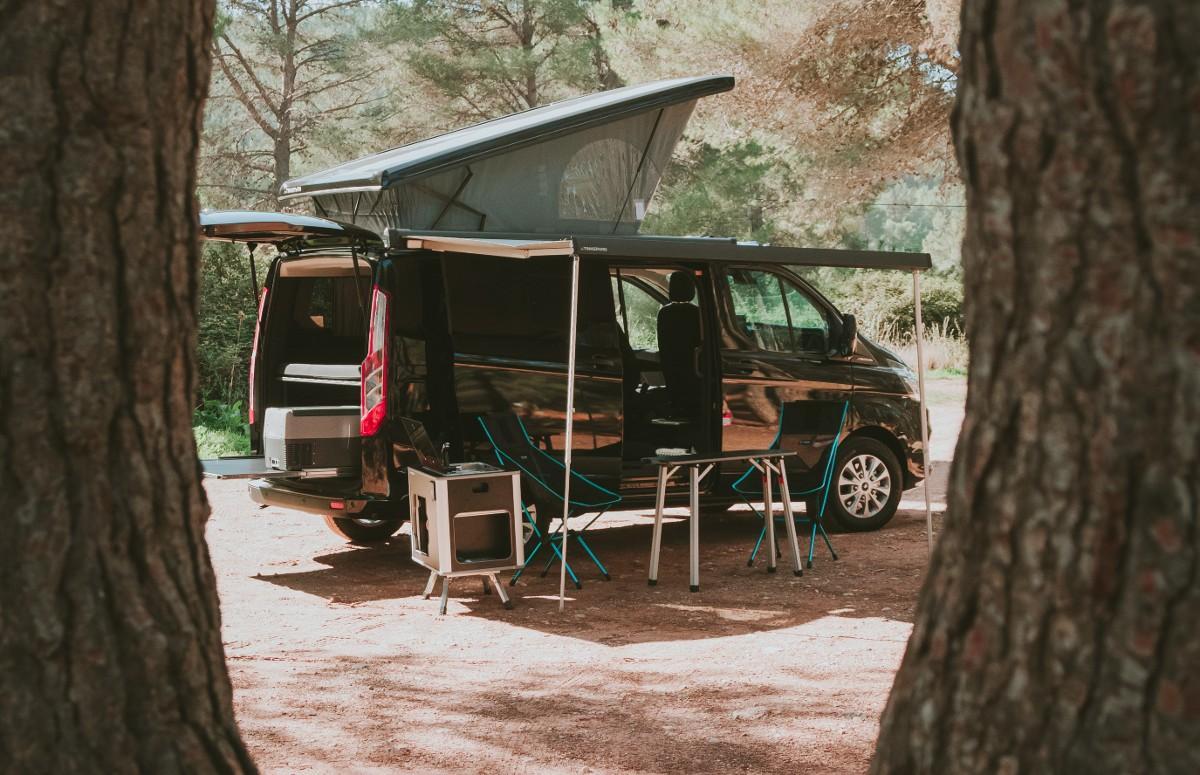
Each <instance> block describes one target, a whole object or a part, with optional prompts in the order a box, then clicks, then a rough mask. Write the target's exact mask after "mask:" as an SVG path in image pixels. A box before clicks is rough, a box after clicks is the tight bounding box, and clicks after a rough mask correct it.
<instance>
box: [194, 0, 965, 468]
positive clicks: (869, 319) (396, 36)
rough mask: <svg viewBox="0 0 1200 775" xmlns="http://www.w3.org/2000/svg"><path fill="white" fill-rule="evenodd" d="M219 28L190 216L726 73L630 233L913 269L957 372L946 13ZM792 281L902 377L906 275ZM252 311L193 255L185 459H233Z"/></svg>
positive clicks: (247, 286) (666, 4) (785, 9)
mask: <svg viewBox="0 0 1200 775" xmlns="http://www.w3.org/2000/svg"><path fill="white" fill-rule="evenodd" d="M218 14H219V16H218V21H217V25H216V30H215V32H214V38H213V43H212V45H213V56H214V68H213V79H212V86H211V92H210V96H209V100H208V103H207V107H206V111H205V119H204V134H203V140H202V149H201V162H200V183H199V190H198V196H199V199H200V204H201V206H202V207H203V208H206V209H252V210H280V209H283V210H288V209H294V207H289V206H288V204H290V203H286V204H283V205H281V203H279V202H277V200H276V198H275V194H276V193H277V192H278V190H279V185H280V183H282V182H283V181H284V180H286V179H288V178H290V177H295V176H297V175H303V174H306V173H308V172H313V171H316V170H320V169H323V168H326V167H329V166H332V165H334V164H337V163H339V162H342V161H348V160H350V159H354V158H358V157H360V156H364V155H366V154H368V153H374V152H377V151H381V150H384V149H387V148H393V147H396V146H398V145H403V144H406V143H410V142H414V141H417V140H420V139H423V138H426V137H430V136H433V135H437V134H441V133H443V132H446V131H449V130H451V129H455V128H457V127H461V126H465V125H468V124H472V123H477V122H479V121H484V120H487V119H491V118H495V117H498V116H502V115H506V114H509V113H513V112H516V111H520V110H526V109H528V108H531V107H536V106H538V105H543V104H546V103H549V102H554V101H557V100H560V99H565V98H568V97H572V96H576V95H580V94H587V93H591V92H595V91H600V90H602V89H611V88H616V87H619V86H623V85H627V84H636V83H643V82H646V81H654V80H659V79H664V78H673V77H680V76H693V75H705V74H713V73H729V74H732V75H734V76H735V77H736V79H737V86H736V88H735V89H734V90H733V91H732V92H729V93H727V94H723V95H718V96H716V97H712V98H708V99H704V100H701V101H700V103H699V105H698V107H697V110H696V113H695V115H694V116H693V118H692V121H691V123H690V124H689V125H688V129H687V132H686V133H685V135H684V137H683V140H682V141H681V142H680V144H679V146H678V147H677V149H676V153H675V156H674V158H673V160H672V162H671V165H670V166H669V167H668V169H667V170H666V172H665V174H664V176H663V180H662V184H661V185H660V186H659V190H658V192H657V194H656V196H655V198H654V199H653V200H652V203H651V206H650V210H649V213H648V215H647V217H646V220H645V222H644V224H643V228H642V231H643V233H658V234H673V235H705V236H723V237H736V238H738V239H743V240H757V241H759V242H762V243H773V244H789V245H804V246H812V247H846V248H872V249H881V250H906V251H920V252H926V253H929V254H931V256H932V257H933V263H934V269H933V271H932V272H930V273H927V274H926V277H925V278H924V279H923V281H922V290H923V300H924V317H925V320H926V323H927V330H926V335H927V341H928V343H929V345H928V349H927V355H928V357H929V366H930V368H932V369H933V370H935V371H940V372H942V373H951V374H961V373H963V372H965V369H966V368H967V356H966V352H967V348H966V343H965V339H964V337H963V311H962V280H961V253H960V248H961V242H962V234H963V226H964V221H963V216H964V206H963V205H964V202H963V190H962V186H961V184H960V182H959V180H958V176H957V167H956V164H955V161H954V156H953V148H952V145H951V138H950V129H949V126H950V123H949V113H950V110H951V107H952V105H953V100H954V89H955V85H956V76H957V72H958V62H959V59H958V52H957V51H956V49H955V45H956V41H957V40H958V16H959V3H958V0H812V1H810V2H797V0H692V1H691V2H688V1H685V0H484V1H477V2H468V1H467V0H219V2H218ZM260 263H262V262H261V261H260ZM260 270H261V267H260ZM803 273H804V274H805V275H806V276H807V277H808V278H809V279H810V280H811V281H812V282H813V283H814V284H815V285H816V286H817V287H818V288H819V289H820V290H821V291H822V292H823V293H824V294H825V295H827V296H828V297H829V298H830V299H831V300H832V301H833V302H834V303H835V304H836V305H837V306H838V307H839V308H840V309H842V310H843V311H844V312H849V313H853V314H855V315H857V316H858V319H859V324H860V328H861V330H862V331H863V332H864V333H865V334H866V335H868V336H871V337H872V338H874V339H876V340H877V341H880V342H881V343H882V344H884V345H885V346H889V347H891V348H893V349H894V350H896V351H897V352H899V353H900V355H902V356H904V357H905V358H906V359H907V360H908V361H909V362H910V363H912V361H913V357H912V342H913V309H912V300H911V282H912V281H911V278H910V277H909V276H908V275H906V274H903V273H895V272H893V273H887V272H863V271H851V270H834V269H821V270H805V271H804V272H803ZM260 280H261V277H260ZM255 304H256V290H255V289H253V288H252V281H251V271H250V264H249V259H248V257H247V254H246V252H245V250H244V249H239V248H236V247H233V246H230V245H209V246H207V247H206V249H205V255H204V262H203V265H202V278H201V300H200V336H199V366H200V384H199V398H198V407H197V411H196V422H195V426H196V437H197V441H198V444H199V446H200V454H201V456H202V457H206V456H212V455H216V454H227V453H235V452H243V451H247V442H246V437H245V425H244V423H245V411H244V403H245V397H246V390H247V373H246V371H247V367H248V362H249V355H250V348H251V343H252V340H253V334H254V313H255Z"/></svg>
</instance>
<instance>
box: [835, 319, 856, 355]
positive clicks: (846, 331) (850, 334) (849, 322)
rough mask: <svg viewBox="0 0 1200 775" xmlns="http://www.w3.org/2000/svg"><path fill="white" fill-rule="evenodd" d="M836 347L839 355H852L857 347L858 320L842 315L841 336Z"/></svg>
mask: <svg viewBox="0 0 1200 775" xmlns="http://www.w3.org/2000/svg"><path fill="white" fill-rule="evenodd" d="M838 345H839V347H838V352H839V354H841V355H853V354H854V350H855V349H856V347H857V345H858V320H856V319H855V317H854V316H853V315H842V336H841V341H840V342H839V343H838Z"/></svg>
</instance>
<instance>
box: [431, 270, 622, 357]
mask: <svg viewBox="0 0 1200 775" xmlns="http://www.w3.org/2000/svg"><path fill="white" fill-rule="evenodd" d="M442 266H443V271H444V273H445V280H446V290H447V295H448V298H449V302H450V304H449V306H450V323H451V334H452V336H453V338H454V347H455V350H456V351H457V352H460V353H464V354H470V355H482V356H488V357H501V358H512V359H516V360H539V361H551V362H560V363H565V362H566V359H567V330H568V323H569V316H570V306H571V270H570V264H568V263H567V262H566V261H562V260H560V259H544V258H531V259H524V260H514V259H509V258H488V257H485V256H471V257H470V258H469V259H465V260H464V259H461V258H457V257H452V258H448V259H446V260H445V261H444V262H443V264H442ZM607 282H608V272H607V270H606V269H605V267H604V266H603V265H601V264H599V263H597V262H591V261H584V262H583V265H582V266H581V268H580V276H579V284H580V287H579V345H580V347H586V346H589V345H591V346H603V345H605V344H607V343H609V342H611V346H612V347H613V348H614V349H615V347H616V337H617V335H616V329H615V326H614V322H613V308H612V303H611V301H610V298H609V294H608V292H607V291H608V289H607Z"/></svg>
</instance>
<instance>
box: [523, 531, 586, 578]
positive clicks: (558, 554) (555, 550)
mask: <svg viewBox="0 0 1200 775" xmlns="http://www.w3.org/2000/svg"><path fill="white" fill-rule="evenodd" d="M554 538H555V536H550V541H549V546H550V550H551V551H552V552H553V553H554V554H553V556H552V557H550V559H549V560H547V561H546V567H545V568H543V569H542V577H543V578H545V576H546V574H547V573H548V572H549V571H550V565H551V564H552V563H553V562H554V560H555V558H558V561H559V562H562V558H563V557H562V552H560V551H559V550H558V547H557V546H555V545H554ZM525 565H526V566H528V565H529V563H528V561H527V562H526V563H525ZM567 575H568V576H570V577H571V583H572V584H574V585H575V588H576V589H583V582H581V581H580V580H579V577H578V576H576V575H575V570H574V569H573V568H572V567H571V564H570V563H567Z"/></svg>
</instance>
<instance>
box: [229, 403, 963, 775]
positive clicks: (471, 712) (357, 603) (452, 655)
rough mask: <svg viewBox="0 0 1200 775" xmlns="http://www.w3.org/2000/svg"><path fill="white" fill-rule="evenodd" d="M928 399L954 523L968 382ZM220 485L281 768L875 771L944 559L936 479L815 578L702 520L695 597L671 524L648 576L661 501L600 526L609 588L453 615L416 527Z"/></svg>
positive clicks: (245, 716)
mask: <svg viewBox="0 0 1200 775" xmlns="http://www.w3.org/2000/svg"><path fill="white" fill-rule="evenodd" d="M930 393H931V397H932V403H931V415H932V427H933V430H934V436H933V441H932V445H931V446H932V448H933V457H934V459H935V475H934V481H933V483H932V485H931V493H932V494H933V497H934V509H935V515H934V519H935V528H936V525H937V523H938V522H939V521H940V518H941V516H940V512H941V511H942V509H943V508H944V492H945V481H946V472H947V468H948V463H947V461H948V460H949V459H950V456H951V453H952V451H953V446H954V440H955V437H956V435H957V432H958V428H959V426H960V424H961V420H962V401H963V398H964V395H965V382H964V381H963V380H935V381H933V382H932V383H931V385H930ZM207 490H208V495H209V499H210V501H211V503H212V509H213V514H212V519H211V520H210V522H209V525H208V539H209V545H210V547H211V550H212V557H213V563H214V565H215V566H216V570H217V575H218V579H219V581H218V583H219V588H220V594H221V609H222V614H223V620H224V636H225V648H226V654H227V656H228V659H229V666H230V671H231V674H232V678H233V684H234V689H235V702H236V706H237V712H238V717H239V721H240V724H241V728H242V731H243V734H244V735H245V738H246V740H247V742H248V744H249V746H250V749H251V751H252V753H253V754H254V756H255V758H256V760H257V761H258V763H259V766H260V767H261V768H262V770H263V771H264V772H271V773H295V772H333V771H339V772H342V773H367V772H400V771H418V772H424V773H463V772H495V773H508V772H537V773H542V772H570V773H579V772H588V773H631V772H774V771H779V772H786V771H796V770H800V769H808V768H812V767H816V768H818V769H819V770H820V771H822V772H847V773H850V772H862V771H863V770H865V768H866V766H867V763H868V761H869V759H870V754H871V750H872V747H873V745H874V741H875V735H876V732H877V730H878V719H879V714H880V712H881V711H882V710H883V706H884V703H885V701H886V698H887V693H888V690H889V689H890V688H891V684H892V678H893V675H894V673H895V670H896V668H897V666H898V665H899V662H900V658H901V656H902V654H903V651H904V645H905V642H906V640H907V638H908V634H909V631H910V629H911V622H912V616H913V608H914V605H915V602H916V597H917V591H918V589H919V585H920V581H921V576H922V572H923V569H924V564H925V560H926V541H925V526H924V505H923V503H924V502H923V495H922V492H921V490H920V489H917V490H913V491H910V492H908V493H905V496H904V500H903V501H902V502H901V511H900V512H899V513H898V514H897V516H896V518H895V519H893V520H892V522H891V524H889V525H888V526H887V527H886V528H885V529H884V530H882V531H879V532H876V533H867V534H856V535H834V536H833V541H834V546H835V547H836V549H837V551H838V554H839V556H840V558H841V559H839V560H838V561H837V562H833V561H831V560H830V558H829V555H828V554H827V553H826V552H825V551H824V548H823V547H819V551H818V553H817V555H816V562H815V565H814V567H813V568H812V569H811V570H808V571H806V572H805V573H804V575H803V576H802V577H799V578H797V577H794V576H793V575H792V573H791V572H790V571H791V566H790V564H789V561H788V558H787V556H786V553H785V557H784V559H783V560H782V561H781V566H780V572H779V573H777V574H774V575H769V574H767V572H766V570H765V563H764V562H763V561H762V557H761V555H760V560H759V563H758V565H757V567H755V568H749V567H747V566H746V558H747V556H748V553H749V550H750V548H751V547H752V545H753V542H754V540H755V538H756V537H757V533H758V524H757V520H756V519H755V518H754V517H753V516H752V515H751V514H750V513H749V512H746V511H743V512H737V511H733V512H729V513H727V514H720V513H714V514H710V515H706V518H705V519H704V521H703V522H702V523H701V586H702V588H701V591H700V592H698V593H690V592H688V586H687V529H686V523H685V522H683V521H681V520H679V519H673V520H671V521H670V522H668V524H667V526H666V527H665V529H664V539H663V543H664V545H663V556H662V569H661V571H660V579H661V580H660V582H659V585H658V586H657V587H648V586H647V585H646V565H647V562H648V559H649V547H650V523H651V521H652V518H651V517H652V515H650V516H647V514H646V513H638V512H623V513H621V514H619V515H615V516H614V517H613V518H612V519H608V518H606V519H605V520H602V523H607V525H609V527H607V528H606V529H602V530H597V531H596V533H595V538H594V539H593V540H592V543H593V546H594V548H595V549H596V551H597V553H598V554H599V555H600V556H601V558H602V559H604V560H605V562H606V563H607V564H608V566H609V568H610V570H611V572H612V574H613V580H612V581H611V582H604V581H602V580H600V579H599V576H598V574H597V573H596V571H595V569H594V568H593V567H591V566H590V565H588V564H586V563H580V562H578V561H576V562H575V563H573V564H574V567H575V568H576V570H577V572H580V574H581V577H582V578H583V580H584V587H583V589H582V590H580V591H576V590H574V589H573V588H571V587H570V586H568V589H569V600H568V605H567V610H566V612H565V613H564V614H560V613H559V612H558V610H557V591H558V573H557V566H555V571H554V572H553V573H551V575H550V577H547V578H545V579H542V578H538V577H537V575H536V574H531V576H532V577H531V578H529V579H528V580H527V581H526V580H525V579H522V581H521V583H520V584H518V585H517V587H515V589H513V590H512V591H513V592H514V593H515V608H514V609H513V610H511V611H507V610H505V609H504V608H502V607H501V606H500V605H499V603H498V601H497V600H496V598H495V596H494V595H492V596H484V595H482V594H481V585H480V583H479V582H478V581H477V580H472V579H464V580H460V581H458V582H455V583H454V585H452V587H451V603H450V609H449V613H448V615H447V616H445V617H438V616H437V615H436V614H437V602H436V600H428V601H426V600H422V599H421V597H420V594H421V591H422V588H423V586H424V584H425V580H426V577H427V574H426V572H425V571H424V570H422V569H421V568H419V567H418V566H416V565H415V564H413V563H412V562H411V561H410V560H409V559H408V540H407V538H405V537H404V536H398V537H396V538H395V539H393V541H392V542H391V543H390V544H389V545H387V546H384V547H381V548H373V549H363V548H354V547H350V546H346V545H345V544H342V543H340V542H339V541H338V539H337V538H336V537H335V536H334V535H333V534H332V533H329V532H328V531H327V530H326V529H325V527H324V524H323V523H322V521H321V520H320V519H319V518H316V517H312V516H308V515H303V514H296V513H293V512H287V511H283V510H280V509H274V508H270V509H262V510H259V509H257V508H255V506H254V504H252V503H251V501H250V500H249V498H248V497H247V496H246V493H245V484H244V483H238V482H209V483H208V484H207Z"/></svg>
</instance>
